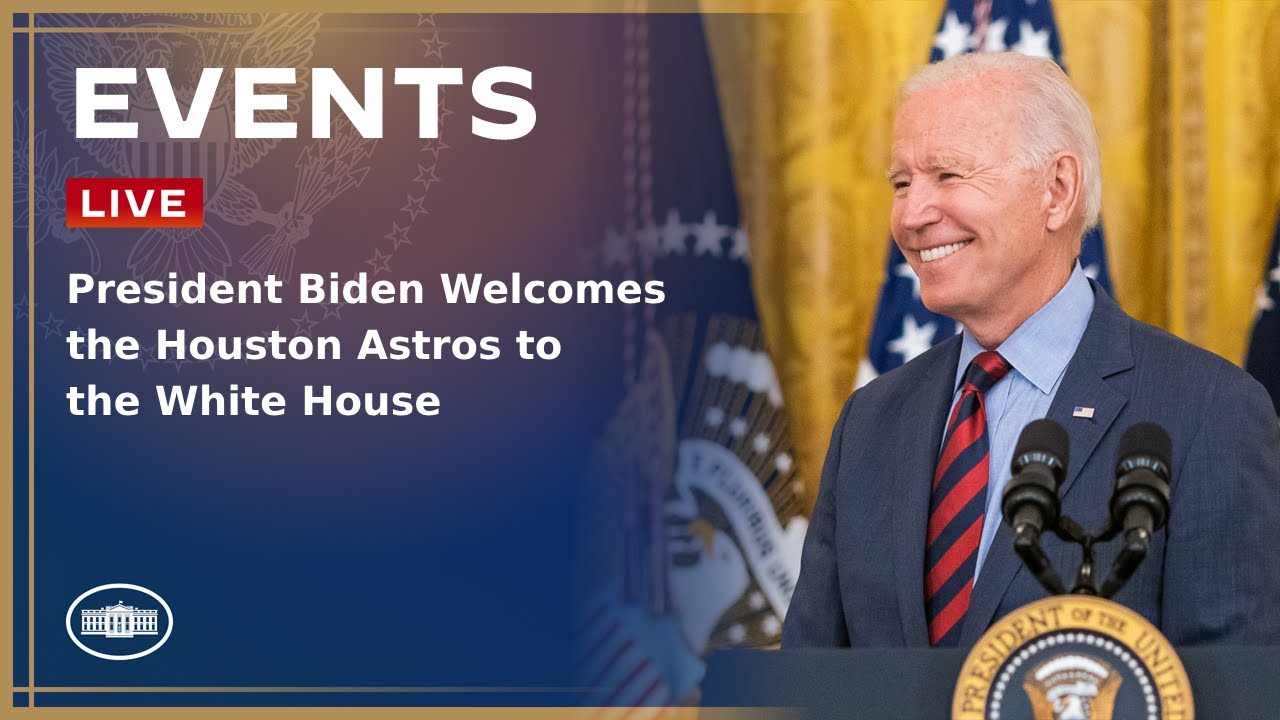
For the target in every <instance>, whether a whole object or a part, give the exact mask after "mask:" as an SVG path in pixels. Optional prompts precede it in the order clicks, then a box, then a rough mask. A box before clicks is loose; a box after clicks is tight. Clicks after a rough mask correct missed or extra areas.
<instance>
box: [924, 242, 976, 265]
mask: <svg viewBox="0 0 1280 720" xmlns="http://www.w3.org/2000/svg"><path fill="white" fill-rule="evenodd" d="M971 242H973V241H972V240H961V241H960V242H958V243H951V244H950V245H943V246H942V247H936V248H929V249H927V250H921V251H920V261H921V262H933V261H934V260H941V259H942V258H944V257H946V256H948V255H954V254H956V253H958V252H960V250H961V249H963V248H964V246H966V245H968V244H969V243H971Z"/></svg>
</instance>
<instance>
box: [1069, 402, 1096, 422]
mask: <svg viewBox="0 0 1280 720" xmlns="http://www.w3.org/2000/svg"><path fill="white" fill-rule="evenodd" d="M1071 417H1078V418H1086V419H1088V418H1092V417H1093V408H1091V407H1084V406H1083V405H1077V406H1076V409H1075V410H1073V411H1072V412H1071Z"/></svg>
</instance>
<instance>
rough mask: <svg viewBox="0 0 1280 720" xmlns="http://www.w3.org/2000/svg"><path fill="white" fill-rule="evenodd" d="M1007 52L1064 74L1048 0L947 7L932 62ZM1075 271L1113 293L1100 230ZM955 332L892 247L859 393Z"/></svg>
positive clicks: (956, 0) (972, 0) (954, 1)
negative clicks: (923, 297) (1047, 61)
mask: <svg viewBox="0 0 1280 720" xmlns="http://www.w3.org/2000/svg"><path fill="white" fill-rule="evenodd" d="M1004 51H1014V52H1019V53H1022V54H1024V55H1032V56H1035V57H1043V58H1052V59H1053V61H1054V62H1056V63H1058V65H1060V66H1062V67H1063V69H1065V68H1066V66H1065V65H1064V64H1063V62H1062V40H1061V38H1060V37H1059V35H1058V25H1057V23H1055V22H1054V19H1053V7H1052V5H1051V4H1050V2H1049V0H1043V1H1042V2H1036V3H1028V2H1025V1H1024V0H948V2H947V6H946V8H944V9H943V11H942V20H941V21H940V22H939V23H938V31H937V33H936V34H935V35H934V39H933V49H932V51H931V52H930V55H929V61H930V62H938V61H939V60H945V59H947V58H949V57H953V56H956V55H961V54H964V53H969V52H1004ZM1080 264H1081V266H1082V267H1083V268H1084V271H1085V274H1086V275H1088V276H1089V277H1091V278H1093V279H1094V280H1097V281H1098V284H1100V285H1101V286H1102V287H1103V288H1105V289H1106V290H1107V291H1108V292H1110V291H1111V277H1110V273H1109V272H1108V270H1107V255H1106V250H1105V245H1104V243H1103V237H1102V227H1101V225H1099V226H1098V227H1096V228H1094V229H1092V230H1090V231H1089V232H1087V233H1085V236H1084V247H1083V249H1082V251H1081V253H1080ZM958 330H959V328H957V327H956V322H955V321H954V320H952V319H951V318H948V317H944V316H942V315H938V314H937V313H934V312H931V311H929V309H927V308H926V307H925V306H924V304H923V303H922V302H920V286H919V281H918V280H917V279H916V276H915V273H914V272H913V271H912V270H911V266H910V265H908V264H907V260H906V258H905V257H903V255H902V252H901V251H899V250H898V246H897V245H896V244H894V243H893V242H892V241H890V243H889V260H888V262H887V263H886V265H885V279H884V285H883V286H882V287H881V290H880V304H879V306H878V307H877V309H876V317H875V320H874V321H873V323H872V326H871V339H870V341H869V343H868V345H867V357H865V358H863V360H862V362H861V363H860V364H859V366H858V379H857V385H858V387H862V386H863V385H866V384H867V383H869V382H871V381H872V380H874V379H875V378H876V377H878V376H879V375H881V374H883V373H886V372H888V371H890V370H892V369H894V368H896V367H898V366H899V365H902V364H903V363H905V362H908V361H910V360H912V359H913V358H915V357H916V356H917V355H919V354H921V353H923V352H924V351H925V350H928V349H929V348H930V347H932V346H933V345H935V344H936V343H939V342H941V341H943V340H945V339H947V338H948V337H951V336H952V335H954V334H955V333H956V332H957V331H958Z"/></svg>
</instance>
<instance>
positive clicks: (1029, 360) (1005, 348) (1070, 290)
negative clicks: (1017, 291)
mask: <svg viewBox="0 0 1280 720" xmlns="http://www.w3.org/2000/svg"><path fill="white" fill-rule="evenodd" d="M1092 314H1093V288H1091V287H1089V279H1088V278H1087V277H1086V276H1085V274H1084V270H1082V269H1081V268H1080V263H1079V262H1076V266H1075V268H1073V269H1072V271H1071V276H1070V277H1068V278H1067V284H1066V285H1063V286H1062V289H1061V290H1059V291H1058V294H1057V295H1054V296H1053V299H1051V300H1050V301H1049V302H1047V303H1045V304H1044V307H1042V308H1040V309H1039V310H1037V311H1036V312H1035V314H1034V315H1032V316H1031V317H1029V318H1027V320H1026V321H1025V322H1023V323H1022V324H1021V325H1019V326H1018V329H1017V330H1014V331H1013V334H1012V335H1010V336H1009V337H1008V338H1007V339H1006V340H1005V341H1004V342H1003V343H1001V344H1000V347H998V348H996V352H998V353H1000V355H1001V356H1002V357H1004V359H1005V360H1008V361H1009V364H1010V365H1012V366H1013V370H1014V372H1017V373H1019V374H1020V375H1022V376H1023V377H1024V378H1026V379H1027V380H1028V381H1030V382H1031V384H1032V385H1035V386H1036V388H1037V389H1039V390H1040V392H1042V393H1044V394H1046V395H1048V394H1049V393H1051V392H1053V388H1054V386H1056V385H1057V384H1058V379H1059V378H1061V377H1062V374H1063V372H1065V371H1066V369H1067V363H1068V362H1070V361H1071V357H1072V356H1073V355H1075V354H1076V347H1077V346H1078V345H1079V344H1080V338H1081V337H1082V336H1083V335H1084V329H1085V326H1087V325H1088V324H1089V316H1090V315H1092ZM983 350H985V348H983V347H982V345H980V344H978V341H977V340H976V339H975V338H974V337H973V335H972V334H971V333H970V332H969V331H968V330H965V331H964V339H963V341H962V342H961V345H960V363H959V366H958V367H957V368H956V382H955V387H956V388H959V387H960V383H961V382H962V381H963V380H964V373H965V370H967V369H968V368H969V363H971V362H973V359H974V358H975V357H977V356H978V353H980V352H982V351H983Z"/></svg>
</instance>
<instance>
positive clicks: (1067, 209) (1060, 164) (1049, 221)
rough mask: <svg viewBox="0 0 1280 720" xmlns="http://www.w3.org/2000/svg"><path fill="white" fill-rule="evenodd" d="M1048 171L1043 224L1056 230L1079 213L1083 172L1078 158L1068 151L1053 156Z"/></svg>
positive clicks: (1082, 195)
mask: <svg viewBox="0 0 1280 720" xmlns="http://www.w3.org/2000/svg"><path fill="white" fill-rule="evenodd" d="M1049 171H1050V175H1049V187H1048V189H1047V192H1046V193H1045V194H1046V199H1047V200H1048V207H1047V208H1046V211H1047V213H1048V217H1047V218H1046V219H1045V224H1046V226H1047V227H1048V228H1049V230H1051V231H1053V232H1057V231H1059V230H1061V229H1062V228H1063V227H1065V226H1066V225H1067V224H1068V223H1070V222H1071V221H1072V220H1075V219H1076V216H1077V215H1079V213H1080V204H1081V203H1083V202H1084V187H1083V185H1084V172H1083V169H1082V168H1081V165H1080V159H1079V158H1077V157H1076V156H1075V155H1072V154H1070V153H1059V154H1058V155H1056V156H1054V159H1053V164H1052V165H1050V166H1049Z"/></svg>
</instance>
